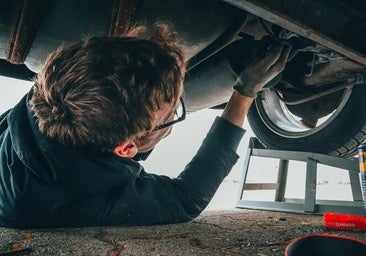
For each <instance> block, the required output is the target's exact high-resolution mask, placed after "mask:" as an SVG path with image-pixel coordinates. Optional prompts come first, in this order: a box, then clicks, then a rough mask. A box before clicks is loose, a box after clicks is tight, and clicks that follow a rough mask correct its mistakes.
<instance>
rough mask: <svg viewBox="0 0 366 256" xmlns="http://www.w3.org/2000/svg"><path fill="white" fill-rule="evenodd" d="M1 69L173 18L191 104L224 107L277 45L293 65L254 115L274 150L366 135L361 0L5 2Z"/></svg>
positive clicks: (348, 148)
mask: <svg viewBox="0 0 366 256" xmlns="http://www.w3.org/2000/svg"><path fill="white" fill-rule="evenodd" d="M1 2H2V5H1V6H2V8H1V10H0V18H1V24H0V34H1V35H2V36H1V37H0V75H3V76H8V77H15V78H17V79H25V80H29V79H33V77H34V75H35V74H36V73H37V72H38V71H39V70H40V69H41V68H42V66H43V64H44V61H45V59H46V57H47V55H48V54H49V53H50V52H52V51H54V50H55V49H57V48H58V47H59V46H61V45H62V44H67V43H72V42H75V41H78V40H80V39H83V38H85V37H90V36H119V35H121V34H123V33H124V32H125V31H126V30H127V29H128V28H129V27H131V26H133V25H134V24H146V25H149V24H152V23H154V22H158V21H159V22H168V23H170V24H172V25H173V27H174V28H175V29H176V30H177V32H178V33H179V34H180V36H181V37H182V40H183V47H184V52H185V54H186V56H187V64H188V69H187V75H186V80H185V101H186V105H187V110H188V111H191V112H193V111H198V110H201V109H205V108H222V107H223V106H224V105H225V103H226V102H227V100H228V98H229V97H230V95H231V93H232V86H233V84H234V83H235V81H236V77H237V75H238V73H239V72H240V71H241V70H242V69H243V68H244V67H245V66H247V65H250V60H251V59H252V58H253V57H256V56H258V54H259V53H260V52H262V51H263V49H265V48H266V47H270V45H271V44H273V42H281V43H284V44H288V45H291V46H292V49H293V50H292V52H291V56H290V59H289V61H288V64H287V66H286V69H285V70H284V71H283V72H282V74H281V75H279V76H277V77H276V78H275V79H274V80H273V81H271V82H270V83H269V84H268V85H266V87H265V89H264V90H263V91H261V92H260V94H259V95H258V96H257V98H256V99H255V103H254V104H253V106H252V108H251V110H250V112H249V114H248V120H249V122H250V125H251V127H252V129H253V131H254V133H255V134H256V136H257V137H258V139H259V140H260V141H261V143H263V145H264V146H265V147H268V148H272V149H282V150H299V151H310V152H317V153H324V154H330V155H334V156H340V157H348V156H352V155H354V154H355V152H356V151H357V147H358V145H359V144H361V143H362V142H363V141H364V140H365V138H366V111H365V109H366V103H365V102H366V101H365V96H366V88H365V83H366V4H365V3H364V2H363V1H362V0H352V1H341V0H333V1H331V0H271V1H269V0H225V1H218V0H201V1H183V0H170V1H163V0H109V1H107V0H106V1H95V0H93V1H85V0H77V1H71V0H55V1H46V0H21V1H12V0H2V1H1Z"/></svg>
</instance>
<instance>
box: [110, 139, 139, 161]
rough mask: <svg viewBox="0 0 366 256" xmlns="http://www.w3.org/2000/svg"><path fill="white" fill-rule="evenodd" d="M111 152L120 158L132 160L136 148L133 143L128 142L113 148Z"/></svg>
mask: <svg viewBox="0 0 366 256" xmlns="http://www.w3.org/2000/svg"><path fill="white" fill-rule="evenodd" d="M113 152H114V153H115V154H116V155H117V156H120V157H125V158H133V157H134V156H135V155H136V154H137V146H136V143H135V142H133V141H128V142H124V143H122V144H120V145H118V146H117V147H115V148H114V150H113Z"/></svg>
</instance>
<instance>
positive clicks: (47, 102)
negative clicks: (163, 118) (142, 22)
mask: <svg viewBox="0 0 366 256" xmlns="http://www.w3.org/2000/svg"><path fill="white" fill-rule="evenodd" d="M184 72H185V61H184V55H183V52H182V50H181V47H180V44H179V43H178V40H177V35H176V33H175V32H173V31H172V30H171V29H170V28H169V26H168V25H164V24H155V25H154V26H153V27H152V28H151V29H149V30H148V29H147V28H146V27H142V26H140V27H136V28H135V29H132V30H131V31H129V32H128V33H127V34H125V35H123V36H121V37H99V38H89V39H86V40H83V41H82V42H79V43H76V44H73V45H70V46H64V47H61V48H60V49H58V50H57V51H56V52H54V53H52V54H51V55H50V56H49V58H48V60H47V62H46V65H45V67H44V69H43V70H42V71H41V72H40V73H39V75H38V77H37V81H36V82H35V84H34V92H33V96H32V98H31V101H30V105H31V109H32V110H33V111H34V115H35V116H36V117H37V118H38V121H39V123H38V126H39V128H40V130H41V131H42V132H44V133H45V134H47V136H49V137H51V138H52V139H54V140H56V141H57V142H59V143H61V144H62V145H66V146H74V147H94V148H97V149H99V150H102V151H111V150H113V149H114V148H115V147H116V146H117V145H119V144H120V143H122V142H126V141H128V140H129V139H132V138H135V137H139V136H142V135H143V134H144V133H146V132H147V131H149V130H151V129H152V128H153V127H152V122H153V121H154V111H156V110H158V109H159V108H160V107H161V106H162V104H172V103H174V102H176V101H177V100H178V97H179V96H180V92H181V87H182V84H183V79H184Z"/></svg>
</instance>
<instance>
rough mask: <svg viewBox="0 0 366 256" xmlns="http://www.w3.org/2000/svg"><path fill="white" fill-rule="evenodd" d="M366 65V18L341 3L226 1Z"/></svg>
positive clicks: (263, 0)
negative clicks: (365, 45)
mask: <svg viewBox="0 0 366 256" xmlns="http://www.w3.org/2000/svg"><path fill="white" fill-rule="evenodd" d="M224 1H225V2H227V3H229V4H232V5H234V6H237V7H239V8H241V9H243V10H245V11H247V12H249V13H252V14H254V15H256V16H259V17H261V18H263V19H265V20H268V21H270V22H272V23H274V24H277V25H279V26H281V27H284V28H286V29H288V30H290V31H293V32H295V33H297V34H299V35H301V36H303V37H306V38H308V39H310V40H313V41H315V42H317V43H319V44H321V45H323V46H325V47H327V48H329V49H331V50H333V51H336V52H338V53H340V54H342V55H344V56H346V57H348V58H350V59H352V60H354V61H357V62H359V63H361V64H363V65H366V55H365V54H366V49H365V47H364V44H363V43H360V40H365V38H366V29H364V28H362V26H366V25H365V24H366V18H365V15H364V14H362V13H358V12H357V11H355V10H352V9H350V8H348V7H347V6H346V5H344V4H343V3H341V2H340V1H328V0H224Z"/></svg>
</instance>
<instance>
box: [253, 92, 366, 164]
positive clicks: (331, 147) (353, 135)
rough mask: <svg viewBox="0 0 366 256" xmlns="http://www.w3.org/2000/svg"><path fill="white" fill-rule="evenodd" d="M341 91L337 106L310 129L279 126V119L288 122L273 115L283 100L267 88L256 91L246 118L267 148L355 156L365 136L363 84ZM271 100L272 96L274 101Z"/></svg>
mask: <svg viewBox="0 0 366 256" xmlns="http://www.w3.org/2000/svg"><path fill="white" fill-rule="evenodd" d="M343 94H344V96H343V97H342V100H341V102H340V103H339V105H338V107H337V109H335V110H334V111H333V113H332V114H330V116H329V118H328V120H327V121H326V122H325V123H323V124H322V125H320V126H318V127H316V128H313V129H311V128H309V129H307V130H300V129H299V131H296V130H295V129H293V130H291V129H288V128H284V127H286V125H282V126H281V121H283V122H287V120H283V117H282V116H275V117H273V113H274V112H276V111H277V112H278V111H279V108H280V107H278V106H280V105H281V106H282V108H283V106H284V105H285V104H284V103H281V102H280V100H276V99H275V97H277V98H279V97H278V96H277V95H276V94H275V93H274V92H273V90H269V89H267V90H264V91H263V92H261V94H259V95H258V97H257V98H256V100H255V102H254V104H253V105H252V107H251V108H250V110H249V113H248V121H249V124H250V126H251V128H252V129H253V132H254V134H255V135H256V136H257V138H258V139H259V141H260V142H261V143H262V144H263V145H264V146H265V147H266V148H270V149H276V150H289V151H304V152H314V153H322V154H327V155H332V156H337V157H350V156H354V155H355V154H356V153H357V149H358V145H359V144H361V143H362V142H363V141H364V140H365V138H366V86H365V85H357V86H354V87H353V88H349V89H346V90H344V93H343ZM270 100H274V101H275V102H276V104H273V102H271V101H270ZM268 104H269V105H268ZM271 104H272V105H271ZM273 105H275V106H274V107H273ZM276 105H277V107H276ZM286 111H288V110H286ZM286 111H283V112H286ZM274 119H275V121H276V122H274Z"/></svg>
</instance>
